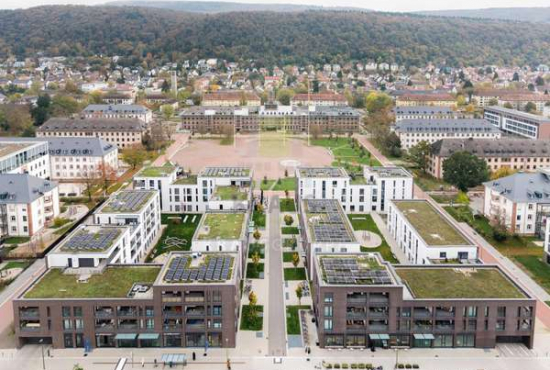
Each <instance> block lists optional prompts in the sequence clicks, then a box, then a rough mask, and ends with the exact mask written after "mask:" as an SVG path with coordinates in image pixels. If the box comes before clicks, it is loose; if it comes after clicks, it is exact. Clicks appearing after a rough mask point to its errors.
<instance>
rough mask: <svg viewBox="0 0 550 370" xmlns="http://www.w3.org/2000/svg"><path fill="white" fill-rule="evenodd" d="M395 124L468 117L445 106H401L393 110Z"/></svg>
mask: <svg viewBox="0 0 550 370" xmlns="http://www.w3.org/2000/svg"><path fill="white" fill-rule="evenodd" d="M393 114H394V115H395V122H399V121H403V120H409V119H415V120H431V119H458V118H469V116H470V115H468V114H466V113H462V112H458V111H456V110H454V109H452V108H450V107H445V106H430V105H420V106H401V107H395V108H393Z"/></svg>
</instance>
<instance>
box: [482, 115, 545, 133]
mask: <svg viewBox="0 0 550 370" xmlns="http://www.w3.org/2000/svg"><path fill="white" fill-rule="evenodd" d="M483 116H484V118H485V119H486V120H487V121H489V122H490V123H491V124H492V125H493V126H495V127H498V128H499V129H500V130H502V131H503V132H506V133H509V134H513V135H517V136H521V137H525V138H528V139H550V118H547V117H543V116H538V115H536V114H531V113H525V112H521V111H518V110H514V109H508V108H503V107H486V108H485V110H484V113H483Z"/></svg>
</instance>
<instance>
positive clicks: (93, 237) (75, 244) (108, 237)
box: [63, 228, 120, 251]
mask: <svg viewBox="0 0 550 370" xmlns="http://www.w3.org/2000/svg"><path fill="white" fill-rule="evenodd" d="M119 234H120V230H118V229H110V228H109V229H100V230H99V231H98V232H96V233H91V232H89V231H87V230H80V231H78V232H77V233H76V234H74V235H73V236H71V237H70V238H69V239H68V240H67V241H66V242H65V244H64V245H63V249H69V250H72V251H79V250H86V251H94V250H96V251H103V250H106V249H107V248H109V247H110V246H111V245H112V244H113V242H114V241H115V240H116V239H117V238H118V236H119Z"/></svg>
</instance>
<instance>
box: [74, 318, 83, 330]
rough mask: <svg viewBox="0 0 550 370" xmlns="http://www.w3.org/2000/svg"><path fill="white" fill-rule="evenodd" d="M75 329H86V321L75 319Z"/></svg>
mask: <svg viewBox="0 0 550 370" xmlns="http://www.w3.org/2000/svg"><path fill="white" fill-rule="evenodd" d="M74 328H75V329H76V330H82V329H84V320H82V319H75V320H74Z"/></svg>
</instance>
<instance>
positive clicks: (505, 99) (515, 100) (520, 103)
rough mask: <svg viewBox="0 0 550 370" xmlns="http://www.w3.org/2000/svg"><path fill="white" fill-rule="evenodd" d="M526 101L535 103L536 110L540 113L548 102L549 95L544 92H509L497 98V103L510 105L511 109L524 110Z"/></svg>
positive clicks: (549, 100) (549, 99) (549, 101)
mask: <svg viewBox="0 0 550 370" xmlns="http://www.w3.org/2000/svg"><path fill="white" fill-rule="evenodd" d="M528 103H532V104H534V105H535V108H536V110H537V112H539V113H542V112H543V111H544V108H545V107H546V106H547V104H549V103H550V95H546V94H534V93H529V94H510V95H504V96H501V97H500V98H499V99H498V105H499V106H501V107H502V106H504V105H507V106H509V105H511V106H512V108H513V109H517V110H525V107H526V106H527V104H528Z"/></svg>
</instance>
